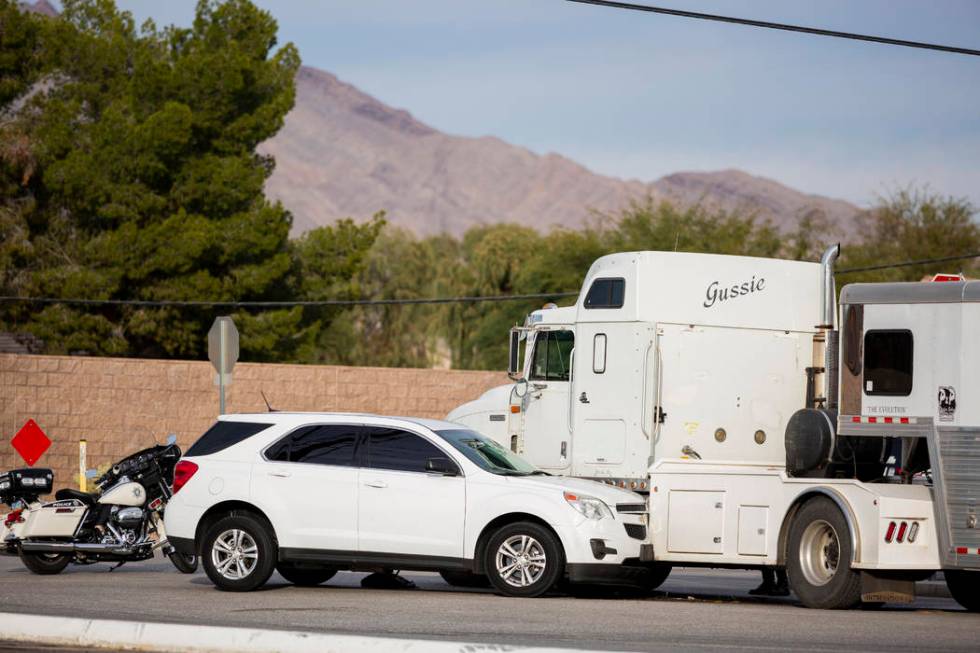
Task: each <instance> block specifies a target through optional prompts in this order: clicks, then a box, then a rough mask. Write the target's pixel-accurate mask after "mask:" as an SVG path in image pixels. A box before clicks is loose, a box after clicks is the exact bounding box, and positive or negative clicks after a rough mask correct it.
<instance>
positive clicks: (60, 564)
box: [20, 551, 71, 576]
mask: <svg viewBox="0 0 980 653" xmlns="http://www.w3.org/2000/svg"><path fill="white" fill-rule="evenodd" d="M20 561H21V562H23V563H24V566H25V567H27V568H28V569H30V570H31V571H32V572H34V573H35V574H40V575H41V576H52V575H54V574H60V573H61V572H62V571H64V569H65V567H67V566H68V563H69V562H71V557H70V556H67V555H64V554H62V553H29V552H27V551H21V552H20Z"/></svg>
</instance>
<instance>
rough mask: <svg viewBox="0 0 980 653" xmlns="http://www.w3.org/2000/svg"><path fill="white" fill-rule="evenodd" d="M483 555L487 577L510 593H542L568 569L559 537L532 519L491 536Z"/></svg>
mask: <svg viewBox="0 0 980 653" xmlns="http://www.w3.org/2000/svg"><path fill="white" fill-rule="evenodd" d="M485 556H486V557H485V558H484V569H486V573H487V578H488V579H489V580H490V583H491V584H492V585H493V586H494V588H495V589H496V590H497V591H499V592H500V593H501V594H506V595H507V596H521V597H526V598H530V597H535V596H541V595H542V594H544V593H545V592H547V591H548V590H550V589H551V588H552V587H554V586H555V584H556V583H557V582H558V579H559V578H561V577H562V576H563V575H564V572H565V555H564V552H563V551H562V548H561V544H560V543H559V542H558V538H557V537H555V535H554V534H553V533H552V532H551V531H549V530H548V529H547V528H544V527H543V526H540V525H538V524H535V523H533V522H516V523H514V524H508V525H506V526H503V527H501V528H500V529H499V530H498V531H497V532H495V533H494V534H493V535H492V536H490V541H489V542H488V543H487V549H486V554H485Z"/></svg>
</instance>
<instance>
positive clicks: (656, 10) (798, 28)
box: [568, 0, 980, 57]
mask: <svg viewBox="0 0 980 653" xmlns="http://www.w3.org/2000/svg"><path fill="white" fill-rule="evenodd" d="M568 1H569V2H577V3H579V4H585V5H598V6H601V7H612V8H614V9H630V10H633V11H645V12H648V13H653V14H664V15H667V16H680V17H682V18H696V19H699V20H713V21H716V22H719V23H732V24H735V25H747V26H749V27H762V28H766V29H778V30H783V31H785V32H800V33H802V34H815V35H817V36H832V37H835V38H840V39H851V40H854V41H868V42H871V43H884V44H885V45H900V46H902V47H906V48H920V49H922V50H936V51H939V52H952V53H955V54H968V55H972V56H974V57H980V50H973V49H970V48H959V47H955V46H951V45H938V44H936V43H922V42H920V41H906V40H904V39H891V38H887V37H884V36H871V35H868V34H856V33H854V32H838V31H836V30H830V29H820V28H818V27H804V26H802V25H789V24H786V23H773V22H769V21H766V20H752V19H750V18H734V17H732V16H719V15H717V14H704V13H701V12H697V11H684V10H681V9H668V8H666V7H654V6H652V5H641V4H636V3H632V2H611V1H610V0H568Z"/></svg>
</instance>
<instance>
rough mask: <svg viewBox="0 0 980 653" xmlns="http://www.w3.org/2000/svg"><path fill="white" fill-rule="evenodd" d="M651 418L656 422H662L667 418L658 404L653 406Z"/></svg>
mask: <svg viewBox="0 0 980 653" xmlns="http://www.w3.org/2000/svg"><path fill="white" fill-rule="evenodd" d="M653 419H654V421H655V422H656V423H657V424H663V423H664V421H665V420H666V419H667V413H665V412H664V409H663V408H661V407H660V406H654V407H653Z"/></svg>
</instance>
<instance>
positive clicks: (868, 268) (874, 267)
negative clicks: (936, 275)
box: [837, 252, 980, 274]
mask: <svg viewBox="0 0 980 653" xmlns="http://www.w3.org/2000/svg"><path fill="white" fill-rule="evenodd" d="M971 258H980V252H977V253H976V254H963V255H962V256H945V257H943V258H927V259H922V260H920V261H903V262H902V263H885V264H882V265H868V266H865V267H861V268H847V269H844V270H837V274H849V273H851V272H872V271H874V270H889V269H891V268H908V267H914V266H916V265H929V264H932V263H949V262H950V261H965V260H967V259H971Z"/></svg>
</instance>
